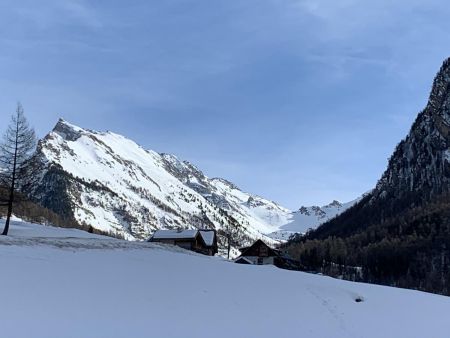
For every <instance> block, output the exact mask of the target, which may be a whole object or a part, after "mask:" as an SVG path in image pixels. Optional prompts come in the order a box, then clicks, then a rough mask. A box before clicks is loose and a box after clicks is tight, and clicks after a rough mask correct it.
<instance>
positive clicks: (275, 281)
mask: <svg viewBox="0 0 450 338" xmlns="http://www.w3.org/2000/svg"><path fill="white" fill-rule="evenodd" d="M30 233H32V234H31V235H30ZM58 233H59V236H57V234H58ZM11 234H12V236H8V237H1V238H0V266H1V269H2V276H3V278H2V289H3V290H5V292H4V293H3V294H2V300H1V305H0V318H2V328H1V336H4V337H8V338H25V337H34V338H41V337H42V338H70V337H74V338H75V337H76V338H78V337H84V338H89V337H92V338H102V337H105V338H106V337H108V338H122V337H123V338H127V337H133V338H139V337H164V338H178V337H179V338H181V337H195V338H202V337H205V338H206V337H216V338H222V337H224V338H225V337H242V338H248V337H260V338H265V337H267V338H269V337H270V338H272V337H279V338H288V337H308V338H319V337H320V338H329V337H336V338H348V337H353V338H380V337H383V338H423V337H433V338H447V337H448V332H450V321H449V320H448V313H449V312H450V298H448V297H443V296H437V295H433V294H427V293H423V292H417V291H411V290H403V289H396V288H389V287H382V286H375V285H369V284H359V283H352V282H346V281H341V280H336V279H332V278H329V277H324V276H319V275H311V274H306V273H301V272H292V271H286V270H280V269H277V268H275V267H272V266H248V265H239V264H234V263H231V262H227V261H224V260H222V259H220V258H217V257H206V256H200V255H196V254H192V253H189V252H185V251H183V250H182V249H177V248H170V247H168V246H163V245H157V244H153V243H146V242H127V241H123V240H116V239H111V238H103V239H102V238H101V237H100V238H99V236H94V235H90V234H87V233H85V232H81V231H76V230H67V229H55V228H50V227H45V226H38V225H32V224H21V223H18V222H15V223H14V224H13V225H12V227H11ZM79 235H80V236H81V238H80V237H77V236H79ZM94 237H95V238H94ZM255 281H257V282H255ZM356 299H360V300H362V301H361V302H356V301H355V300H356Z"/></svg>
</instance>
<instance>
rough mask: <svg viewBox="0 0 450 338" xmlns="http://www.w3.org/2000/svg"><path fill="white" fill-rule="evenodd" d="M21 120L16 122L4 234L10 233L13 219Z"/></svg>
mask: <svg viewBox="0 0 450 338" xmlns="http://www.w3.org/2000/svg"><path fill="white" fill-rule="evenodd" d="M18 137H19V122H17V123H16V140H15V147H14V162H13V172H12V178H11V187H10V190H9V201H8V214H7V215H6V222H5V227H4V228H3V232H2V236H6V235H8V231H9V222H10V220H11V215H12V209H13V203H14V189H15V185H16V171H17V150H18V146H19V139H18Z"/></svg>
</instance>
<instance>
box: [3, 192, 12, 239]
mask: <svg viewBox="0 0 450 338" xmlns="http://www.w3.org/2000/svg"><path fill="white" fill-rule="evenodd" d="M13 202H14V188H12V189H11V192H10V195H9V202H8V213H7V215H6V221H5V227H4V228H3V232H2V235H3V236H6V235H8V231H9V222H10V220H11V215H12V208H13Z"/></svg>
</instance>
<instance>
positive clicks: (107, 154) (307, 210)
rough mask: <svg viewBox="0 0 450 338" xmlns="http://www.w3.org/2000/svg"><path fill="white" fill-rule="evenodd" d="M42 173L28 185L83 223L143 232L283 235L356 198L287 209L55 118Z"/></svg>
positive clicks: (43, 150) (40, 152)
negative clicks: (205, 230) (186, 230)
mask: <svg viewBox="0 0 450 338" xmlns="http://www.w3.org/2000/svg"><path fill="white" fill-rule="evenodd" d="M35 162H36V163H38V165H39V166H40V171H39V172H40V173H41V176H40V177H38V178H37V179H36V182H35V184H34V185H32V186H30V187H28V190H27V193H28V194H29V196H31V197H32V199H33V200H34V201H37V202H38V203H39V204H41V205H42V206H44V207H46V208H48V209H50V210H52V211H54V212H56V213H57V214H59V215H61V216H62V217H64V218H65V219H68V220H71V222H74V223H75V224H78V226H79V227H80V228H82V229H85V230H88V231H91V232H98V233H103V234H108V235H111V236H114V237H120V238H125V239H129V240H143V239H146V238H148V237H149V236H150V234H151V233H153V232H154V231H155V230H157V229H184V228H192V227H197V228H200V227H209V228H215V229H217V230H219V231H225V230H226V229H227V227H233V228H237V229H239V242H240V243H242V244H245V243H248V242H250V241H252V240H254V239H257V238H264V239H265V240H266V241H268V242H273V241H274V240H276V241H278V240H280V239H287V238H288V237H289V236H290V235H291V234H292V233H295V232H304V231H306V230H307V229H308V228H315V227H317V226H318V225H319V224H320V223H322V222H324V221H326V220H328V219H330V218H331V217H334V216H336V215H337V214H339V213H340V212H342V211H344V210H345V209H346V208H348V207H349V206H351V205H352V204H353V203H354V202H350V203H346V204H341V203H339V202H337V201H334V202H332V203H331V204H329V205H327V206H324V207H302V208H300V210H298V211H295V212H292V211H291V210H289V209H287V208H284V207H282V206H280V205H279V204H277V203H275V202H272V201H270V200H267V199H265V198H262V197H260V196H257V195H254V194H250V193H246V192H243V191H241V190H240V189H239V188H238V187H237V186H236V185H234V184H233V183H231V182H229V181H227V180H225V179H222V178H209V177H207V176H205V175H204V174H203V173H202V171H201V170H200V169H199V168H197V167H196V166H195V165H193V164H191V163H189V162H187V161H182V160H180V159H178V158H177V157H176V156H174V155H170V154H159V153H157V152H154V151H151V150H147V149H144V148H142V147H141V146H139V145H138V144H136V143H135V142H133V141H131V140H130V139H127V138H125V137H123V136H121V135H118V134H115V133H112V132H97V131H92V130H88V129H83V128H80V127H77V126H75V125H73V124H70V123H68V122H66V121H64V120H62V119H61V120H59V121H58V123H57V124H56V126H55V127H54V129H53V130H52V131H51V132H50V133H49V134H48V135H47V136H45V137H44V138H43V139H42V140H40V141H39V144H38V148H37V152H36V155H35Z"/></svg>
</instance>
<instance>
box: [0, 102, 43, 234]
mask: <svg viewBox="0 0 450 338" xmlns="http://www.w3.org/2000/svg"><path fill="white" fill-rule="evenodd" d="M35 147H36V135H35V132H34V129H33V128H31V127H30V126H29V124H28V122H27V119H26V118H25V115H24V111H23V107H22V105H21V104H20V103H18V104H17V109H16V112H15V113H14V114H13V115H12V117H11V122H10V124H9V126H8V128H7V130H6V132H5V134H4V136H3V142H2V143H1V144H0V170H1V171H0V184H1V185H2V186H4V187H5V188H7V189H8V197H7V200H6V201H4V202H3V203H2V205H4V206H7V207H8V212H7V214H6V222H5V227H4V229H3V232H2V235H7V234H8V230H9V223H10V219H11V215H12V211H13V205H14V200H15V193H16V189H17V187H18V186H19V185H20V184H21V183H23V182H24V181H25V180H26V179H27V178H29V177H30V172H29V171H28V170H27V164H28V163H29V160H30V158H31V155H32V153H33V151H34V149H35Z"/></svg>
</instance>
